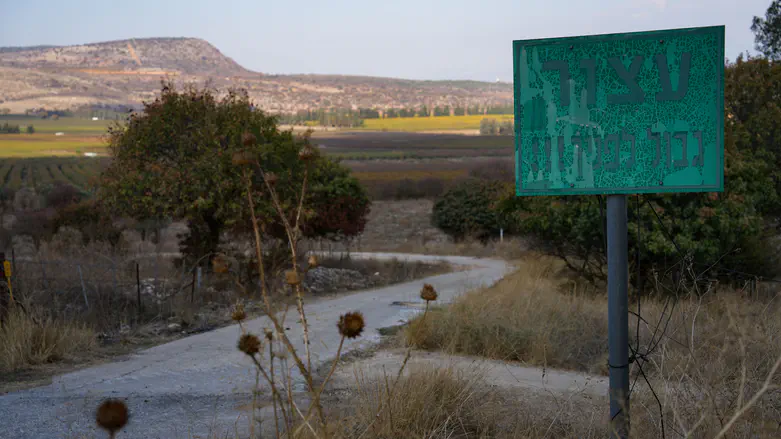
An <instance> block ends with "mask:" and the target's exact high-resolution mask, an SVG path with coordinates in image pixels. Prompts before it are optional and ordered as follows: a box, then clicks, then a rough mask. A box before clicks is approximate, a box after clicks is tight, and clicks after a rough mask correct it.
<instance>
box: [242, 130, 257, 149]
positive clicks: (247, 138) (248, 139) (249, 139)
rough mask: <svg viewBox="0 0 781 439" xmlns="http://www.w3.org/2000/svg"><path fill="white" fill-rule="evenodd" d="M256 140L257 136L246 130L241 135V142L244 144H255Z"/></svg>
mask: <svg viewBox="0 0 781 439" xmlns="http://www.w3.org/2000/svg"><path fill="white" fill-rule="evenodd" d="M257 141H258V139H257V137H255V135H254V134H252V133H250V132H246V133H244V134H242V135H241V143H242V145H244V146H252V145H255V144H256V143H257Z"/></svg>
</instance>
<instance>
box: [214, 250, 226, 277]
mask: <svg viewBox="0 0 781 439" xmlns="http://www.w3.org/2000/svg"><path fill="white" fill-rule="evenodd" d="M212 270H213V271H214V272H215V273H220V274H222V273H227V272H228V271H230V268H229V266H228V261H227V260H226V259H225V258H224V257H223V256H222V255H217V256H216V257H215V258H214V259H212Z"/></svg>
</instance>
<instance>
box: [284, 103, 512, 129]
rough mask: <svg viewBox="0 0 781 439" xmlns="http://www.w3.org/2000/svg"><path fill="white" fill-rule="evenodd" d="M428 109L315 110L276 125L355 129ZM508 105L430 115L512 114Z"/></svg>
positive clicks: (440, 109)
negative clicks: (367, 121) (369, 123)
mask: <svg viewBox="0 0 781 439" xmlns="http://www.w3.org/2000/svg"><path fill="white" fill-rule="evenodd" d="M431 113H432V109H429V107H427V106H425V105H423V106H421V107H419V108H390V109H387V110H378V109H374V108H359V109H357V110H351V109H339V108H336V109H317V110H302V111H299V112H297V113H295V114H282V115H279V117H278V120H279V123H282V124H290V125H304V124H307V123H310V124H312V123H316V124H317V125H320V126H336V127H348V128H352V127H359V126H361V125H363V121H364V120H365V119H381V118H389V119H393V118H399V117H429V116H431V115H432V114H431ZM512 113H513V108H512V106H494V107H487V108H482V107H479V106H473V107H469V108H464V107H456V108H452V111H451V107H449V106H443V107H434V108H433V115H434V116H437V117H439V116H451V115H453V116H463V115H465V114H475V115H479V114H492V115H498V114H512Z"/></svg>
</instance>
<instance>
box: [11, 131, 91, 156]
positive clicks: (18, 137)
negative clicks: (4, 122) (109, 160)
mask: <svg viewBox="0 0 781 439" xmlns="http://www.w3.org/2000/svg"><path fill="white" fill-rule="evenodd" d="M105 150H106V143H105V141H104V140H103V139H102V138H101V137H100V136H85V135H81V136H76V135H73V136H68V135H63V136H55V135H54V134H45V133H36V134H0V158H10V157H17V158H23V157H53V156H54V157H63V156H64V157H68V156H70V157H75V156H83V155H84V153H86V152H94V153H98V154H100V153H104V152H105Z"/></svg>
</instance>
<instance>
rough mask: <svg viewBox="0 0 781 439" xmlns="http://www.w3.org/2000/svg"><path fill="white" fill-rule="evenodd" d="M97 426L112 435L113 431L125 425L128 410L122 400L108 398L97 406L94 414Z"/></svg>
mask: <svg viewBox="0 0 781 439" xmlns="http://www.w3.org/2000/svg"><path fill="white" fill-rule="evenodd" d="M95 420H96V421H97V423H98V426H99V427H100V428H102V429H104V430H106V431H108V432H109V434H110V435H111V436H112V437H113V436H114V433H116V432H117V431H119V430H121V429H122V427H124V426H125V425H127V420H128V410H127V406H126V405H125V403H124V402H122V401H120V400H118V399H108V400H106V401H103V403H102V404H100V406H98V411H97V414H96V416H95Z"/></svg>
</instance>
